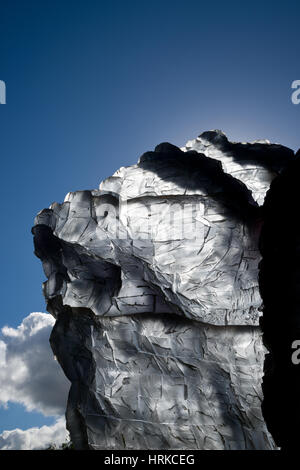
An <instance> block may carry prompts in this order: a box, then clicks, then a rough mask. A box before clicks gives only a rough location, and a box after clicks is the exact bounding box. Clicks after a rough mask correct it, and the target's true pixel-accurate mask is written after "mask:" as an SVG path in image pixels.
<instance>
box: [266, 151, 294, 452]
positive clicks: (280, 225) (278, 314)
mask: <svg viewBox="0 0 300 470" xmlns="http://www.w3.org/2000/svg"><path fill="white" fill-rule="evenodd" d="M299 178H300V155H299V152H298V153H297V154H296V158H295V160H294V161H293V162H291V163H290V165H289V166H288V167H287V168H286V169H285V170H284V171H283V172H282V174H281V175H280V176H278V177H277V178H276V179H275V180H274V181H273V183H272V184H271V188H270V190H269V192H268V193H267V196H266V200H265V203H264V206H263V218H264V225H263V229H262V234H261V239H260V250H261V254H262V257H263V259H262V261H261V263H260V273H259V280H260V291H261V296H262V299H263V303H264V309H263V318H262V319H261V326H262V330H263V333H264V335H263V339H264V344H265V346H266V347H267V349H268V350H269V354H268V355H267V356H266V361H265V375H264V380H263V393H264V400H263V405H262V408H263V414H264V417H265V420H266V422H267V424H268V428H269V430H270V432H271V433H272V435H273V437H274V439H275V441H276V443H277V445H278V446H280V447H282V448H283V449H285V448H295V449H296V448H297V446H298V441H299V429H298V423H299V418H300V369H299V367H300V366H299V364H297V363H293V361H292V354H293V352H294V349H293V348H292V346H293V343H294V341H298V342H299V340H300V275H299V273H300V270H299V266H300V236H299V228H298V224H297V214H298V211H299V202H300V201H299ZM298 349H299V343H298Z"/></svg>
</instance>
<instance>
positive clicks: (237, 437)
mask: <svg viewBox="0 0 300 470" xmlns="http://www.w3.org/2000/svg"><path fill="white" fill-rule="evenodd" d="M292 159H293V152H292V151H291V150H289V149H287V148H285V147H282V146H280V145H275V144H269V143H268V142H256V143H253V144H237V143H231V142H228V140H227V138H226V136H225V135H224V134H223V133H221V132H220V131H210V132H206V133H204V134H202V135H201V136H200V137H198V138H197V139H195V140H194V141H190V142H188V143H187V145H186V147H184V148H183V149H182V150H180V149H178V148H177V147H175V146H173V145H171V144H167V143H163V144H160V145H159V146H157V147H156V149H155V151H154V152H147V153H145V154H144V155H143V156H142V157H141V158H140V160H139V163H138V164H137V165H133V166H131V167H126V168H123V167H122V168H121V169H120V170H118V171H117V172H116V173H115V174H114V175H113V176H112V177H110V178H108V179H106V180H105V181H104V182H103V183H101V185H100V189H99V190H93V191H78V192H75V193H69V194H68V195H67V197H66V199H65V202H64V203H63V204H57V203H54V204H52V205H51V206H50V209H45V210H43V211H42V212H40V213H39V214H38V216H37V217H36V221H35V227H34V228H33V233H34V238H35V252H36V254H37V256H38V257H40V258H41V259H42V261H43V266H44V271H45V274H46V276H47V279H48V280H47V281H46V283H45V284H44V294H45V297H46V300H47V308H48V310H49V312H51V313H52V314H53V315H54V316H55V318H56V319H57V322H56V325H55V327H54V329H53V333H52V335H51V345H52V348H53V351H54V354H55V355H56V356H57V358H58V360H59V362H60V364H61V366H62V367H63V369H64V371H65V374H66V375H67V377H68V378H69V380H70V381H71V382H72V386H71V390H70V395H69V400H68V409H67V425H68V429H69V430H70V433H71V437H72V440H73V441H74V443H75V446H76V447H77V448H91V449H105V448H110V449H124V448H126V449H272V448H274V442H273V440H272V437H271V436H270V434H269V433H268V431H267V428H266V424H265V422H264V419H263V417H262V413H261V399H262V392H261V380H262V375H263V362H264V354H265V350H264V347H263V344H262V333H261V330H260V327H259V317H260V316H261V310H262V301H261V297H260V293H259V288H258V263H259V261H260V254H259V251H258V237H259V233H260V227H261V208H260V207H259V204H261V203H262V202H263V199H264V196H265V193H266V191H267V189H268V187H269V184H270V182H271V181H272V179H273V178H274V177H275V176H276V175H277V174H278V173H280V171H281V169H282V168H284V167H285V166H286V164H287V163H288V162H289V161H290V160H292Z"/></svg>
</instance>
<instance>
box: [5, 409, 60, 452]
mask: <svg viewBox="0 0 300 470" xmlns="http://www.w3.org/2000/svg"><path fill="white" fill-rule="evenodd" d="M67 438H68V433H67V431H66V423H65V419H64V418H63V417H61V418H59V419H58V420H57V421H56V423H55V424H53V425H52V426H42V427H40V428H30V429H27V430H26V431H22V430H21V429H14V430H13V431H4V432H3V433H2V434H0V450H35V449H45V448H47V447H48V446H49V445H50V444H56V445H57V446H61V444H62V443H63V442H66V440H67Z"/></svg>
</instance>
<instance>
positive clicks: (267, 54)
mask: <svg viewBox="0 0 300 470" xmlns="http://www.w3.org/2000/svg"><path fill="white" fill-rule="evenodd" d="M299 10H300V5H299V3H298V2H296V1H287V2H284V3H282V2H273V1H272V2H271V1H265V2H263V3H262V2H258V1H254V2H248V3H243V2H238V1H230V2H218V1H217V2H213V3H211V2H201V1H198V0H188V1H182V0H180V1H178V0H172V1H169V0H166V1H163V2H162V1H158V0H152V1H151V2H146V1H144V0H142V1H133V0H126V1H121V0H118V1H116V0H107V1H96V0H94V1H92V0H86V1H81V0H80V1H76V2H69V1H67V0H64V1H58V0H54V1H48V0H46V1H43V2H39V1H33V0H28V1H26V2H24V1H22V0H4V1H2V2H1V7H0V49H1V55H0V57H1V62H0V80H1V81H3V82H5V85H6V104H0V129H1V141H0V146H1V155H2V160H1V163H2V171H1V198H0V204H1V217H2V231H1V245H2V269H1V287H2V303H1V307H2V309H1V322H0V326H1V327H2V326H4V325H10V326H11V327H14V328H16V327H17V326H18V325H20V324H21V323H22V320H23V319H24V317H27V316H28V315H29V314H30V313H31V312H45V304H44V299H43V296H42V293H41V288H40V285H41V282H42V281H43V280H44V274H43V272H42V268H41V266H40V263H39V261H38V260H37V259H36V258H35V257H34V255H33V253H32V252H33V245H32V236H31V233H30V229H31V226H32V225H33V217H34V216H35V214H36V213H37V212H38V211H39V210H40V209H42V208H43V207H47V206H49V205H50V203H52V202H53V201H58V202H61V201H62V200H63V199H64V196H65V194H66V193H67V192H69V191H72V190H77V189H89V188H97V187H98V184H99V182H100V181H101V180H103V179H104V178H105V177H106V176H109V175H111V174H112V173H113V172H114V171H115V170H116V169H118V168H119V167H120V166H125V165H126V166H127V165H131V164H133V163H135V162H136V160H137V158H138V156H139V155H140V154H142V153H143V152H144V151H146V150H152V149H153V148H154V147H155V145H157V144H158V143H160V142H162V141H170V142H172V143H173V144H175V145H178V146H183V145H184V144H185V142H186V141H187V140H189V139H192V138H195V137H196V136H197V135H198V134H199V133H201V132H202V131H204V130H207V129H212V128H220V129H222V130H224V132H226V134H227V135H228V137H229V139H231V140H238V141H246V140H253V139H260V138H267V139H269V140H271V141H275V142H280V143H281V144H283V145H287V146H289V147H291V148H293V149H294V150H297V149H298V147H300V145H299V123H300V105H295V104H293V103H292V101H291V95H292V91H293V90H292V89H291V84H292V82H293V81H294V80H297V79H300V70H299V64H298V57H299V52H300V42H299V38H298V15H299ZM18 406H19V405H18ZM16 410H17V411H16ZM9 413H11V415H9ZM16 413H17V414H16ZM18 413H19V416H20V421H19V424H18V427H20V428H22V427H24V428H26V427H30V426H29V424H28V423H29V420H28V415H27V417H26V418H25V414H24V413H23V412H22V411H21V409H20V408H19V407H18V408H14V406H13V405H11V406H10V408H9V409H8V410H7V411H3V409H0V432H1V431H2V430H3V429H8V426H9V422H11V423H12V422H13V421H14V422H15V421H17V419H15V416H18ZM12 416H14V419H13V420H12ZM42 422H43V420H42V419H37V418H32V425H34V424H41V423H42ZM47 422H48V421H47ZM15 427H17V426H15Z"/></svg>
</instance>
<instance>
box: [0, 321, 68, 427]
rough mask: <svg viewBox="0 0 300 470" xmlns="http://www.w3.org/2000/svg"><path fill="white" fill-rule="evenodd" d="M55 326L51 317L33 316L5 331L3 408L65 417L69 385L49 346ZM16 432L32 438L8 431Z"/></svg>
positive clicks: (0, 375) (0, 357)
mask: <svg viewBox="0 0 300 470" xmlns="http://www.w3.org/2000/svg"><path fill="white" fill-rule="evenodd" d="M53 324H54V319H53V317H52V316H51V315H49V314H46V313H31V314H30V315H28V317H26V318H24V320H23V321H22V323H21V324H20V325H19V326H18V327H17V328H11V327H8V326H5V327H4V328H2V338H1V339H0V405H2V406H7V405H8V404H9V402H14V403H20V404H22V405H24V406H25V408H26V410H27V411H38V412H41V413H43V414H44V415H45V416H58V415H63V414H64V413H65V409H66V402H67V396H68V391H69V387H70V382H69V381H68V380H67V378H66V377H65V375H64V373H63V372H62V370H61V368H60V366H59V364H58V363H57V362H56V361H55V360H54V356H53V353H52V350H51V347H50V344H49V336H50V333H51V330H52V327H53ZM45 428H46V429H48V428H47V426H46V427H45ZM33 429H37V428H33ZM41 429H43V428H41ZM49 429H50V428H49ZM14 432H16V433H20V432H26V433H29V434H28V436H29V435H30V430H27V431H20V430H15V431H5V433H14ZM45 432H46V431H45ZM26 435H27V434H26Z"/></svg>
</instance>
